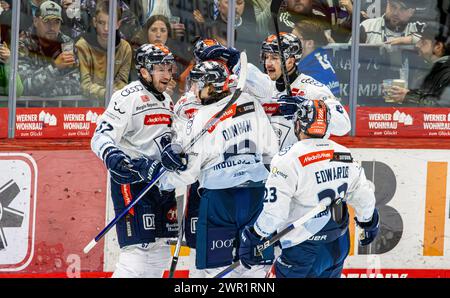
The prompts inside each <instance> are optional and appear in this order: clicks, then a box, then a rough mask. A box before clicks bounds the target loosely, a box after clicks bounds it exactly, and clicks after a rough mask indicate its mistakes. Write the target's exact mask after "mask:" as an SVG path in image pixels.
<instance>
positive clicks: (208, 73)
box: [188, 60, 230, 104]
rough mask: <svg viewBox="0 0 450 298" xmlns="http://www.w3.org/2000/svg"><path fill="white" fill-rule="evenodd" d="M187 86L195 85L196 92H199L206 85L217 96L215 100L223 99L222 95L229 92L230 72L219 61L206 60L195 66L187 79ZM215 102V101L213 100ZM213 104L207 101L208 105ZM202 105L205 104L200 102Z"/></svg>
mask: <svg viewBox="0 0 450 298" xmlns="http://www.w3.org/2000/svg"><path fill="white" fill-rule="evenodd" d="M188 83H189V86H192V85H193V84H195V83H196V84H197V91H198V92H199V91H201V90H202V89H203V88H205V87H206V86H208V85H212V86H213V87H214V94H215V95H218V97H217V98H216V99H220V98H223V96H222V94H224V93H225V92H227V91H229V90H230V88H229V83H230V71H229V70H228V68H227V66H226V65H225V64H224V63H222V62H219V61H215V60H208V61H203V62H200V63H198V64H196V65H195V66H194V67H193V68H192V70H191V72H190V73H189V78H188ZM215 101H217V100H215ZM211 102H214V100H213V101H208V104H209V103H211ZM202 104H205V103H204V101H203V100H202Z"/></svg>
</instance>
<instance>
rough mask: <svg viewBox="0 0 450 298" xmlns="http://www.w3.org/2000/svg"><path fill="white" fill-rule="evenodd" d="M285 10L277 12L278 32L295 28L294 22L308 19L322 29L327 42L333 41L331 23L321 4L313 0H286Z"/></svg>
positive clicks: (271, 26)
mask: <svg viewBox="0 0 450 298" xmlns="http://www.w3.org/2000/svg"><path fill="white" fill-rule="evenodd" d="M286 4H287V5H286V8H285V10H286V11H285V12H281V13H280V14H279V18H278V23H279V27H280V32H281V31H285V32H291V31H292V30H293V29H294V28H295V24H297V23H298V22H300V21H304V20H309V21H311V20H312V21H315V22H317V23H318V24H320V26H322V28H323V30H325V31H326V32H325V34H326V36H327V40H328V41H329V42H334V40H332V39H331V23H330V21H329V20H328V19H327V16H326V13H325V11H322V9H323V5H322V4H321V5H318V4H320V3H319V2H315V1H314V0H287V1H286ZM270 28H272V30H271V31H272V32H274V31H275V30H274V27H273V24H271V25H270Z"/></svg>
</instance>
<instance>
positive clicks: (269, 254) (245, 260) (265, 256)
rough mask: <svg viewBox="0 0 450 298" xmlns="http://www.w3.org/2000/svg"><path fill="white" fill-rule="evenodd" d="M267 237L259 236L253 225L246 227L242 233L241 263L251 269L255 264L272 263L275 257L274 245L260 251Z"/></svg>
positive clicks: (240, 246) (240, 245)
mask: <svg viewBox="0 0 450 298" xmlns="http://www.w3.org/2000/svg"><path fill="white" fill-rule="evenodd" d="M266 240H267V239H264V237H261V236H259V235H258V234H257V233H256V232H255V230H254V228H253V227H248V226H247V227H245V229H244V230H243V231H242V233H241V242H240V244H239V259H240V260H241V264H242V265H243V266H244V267H245V268H247V269H250V268H251V267H252V266H254V265H270V264H272V262H273V259H274V248H273V245H272V246H270V247H268V248H266V249H265V250H264V251H262V252H260V251H261V250H262V248H263V244H264V242H265V241H266Z"/></svg>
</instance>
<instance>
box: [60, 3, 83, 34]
mask: <svg viewBox="0 0 450 298" xmlns="http://www.w3.org/2000/svg"><path fill="white" fill-rule="evenodd" d="M60 5H61V7H62V18H63V25H62V27H61V31H62V32H63V33H64V34H65V35H67V36H70V37H71V38H72V39H74V40H75V41H78V39H79V38H80V36H81V34H83V33H84V32H87V30H88V27H89V15H88V14H87V12H86V10H82V9H81V5H80V2H79V1H78V2H77V1H76V0H60Z"/></svg>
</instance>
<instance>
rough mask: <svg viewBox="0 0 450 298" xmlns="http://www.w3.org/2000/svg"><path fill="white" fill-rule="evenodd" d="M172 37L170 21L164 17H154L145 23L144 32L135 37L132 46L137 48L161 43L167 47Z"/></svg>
mask: <svg viewBox="0 0 450 298" xmlns="http://www.w3.org/2000/svg"><path fill="white" fill-rule="evenodd" d="M170 37H171V32H170V23H169V20H168V19H167V18H166V17H165V16H163V15H152V16H151V17H150V18H148V20H147V22H145V24H144V26H143V27H142V30H141V31H139V32H138V33H137V34H136V35H135V36H134V37H133V39H132V44H133V46H134V47H136V48H138V47H140V46H141V45H143V44H144V43H161V44H163V45H165V44H166V43H167V40H168V39H169V38H170Z"/></svg>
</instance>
